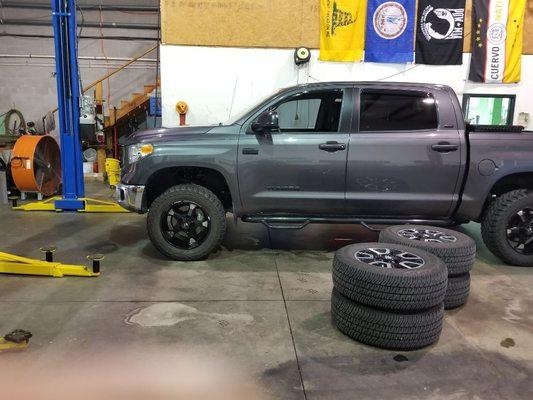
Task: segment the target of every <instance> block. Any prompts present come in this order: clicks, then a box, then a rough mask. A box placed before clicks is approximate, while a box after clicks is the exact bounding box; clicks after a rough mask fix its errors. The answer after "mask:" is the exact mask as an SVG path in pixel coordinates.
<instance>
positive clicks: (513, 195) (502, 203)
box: [481, 189, 533, 267]
mask: <svg viewBox="0 0 533 400" xmlns="http://www.w3.org/2000/svg"><path fill="white" fill-rule="evenodd" d="M527 206H530V207H533V192H532V191H528V190H526V189H520V190H513V191H511V192H507V193H505V194H503V195H501V196H499V197H497V198H496V199H495V200H494V201H492V203H490V205H489V207H488V208H487V210H486V212H485V214H484V216H483V220H482V222H481V236H482V237H483V242H484V243H485V245H486V246H487V247H488V249H489V250H490V251H491V252H492V254H494V255H495V256H496V257H498V258H500V259H501V260H502V261H504V262H505V263H507V264H510V265H519V266H523V267H532V266H533V255H526V254H520V253H518V252H516V251H515V250H514V249H513V248H512V247H511V245H510V244H509V243H508V242H507V233H506V229H507V223H508V221H509V218H511V217H512V216H513V215H514V214H515V213H517V212H518V211H520V210H521V209H523V208H524V207H527Z"/></svg>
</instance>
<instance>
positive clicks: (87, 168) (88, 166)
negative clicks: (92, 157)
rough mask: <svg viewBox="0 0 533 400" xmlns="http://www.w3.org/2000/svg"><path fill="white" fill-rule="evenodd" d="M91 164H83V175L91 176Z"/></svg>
mask: <svg viewBox="0 0 533 400" xmlns="http://www.w3.org/2000/svg"><path fill="white" fill-rule="evenodd" d="M93 164H94V163H92V162H84V163H83V173H84V174H92V173H93Z"/></svg>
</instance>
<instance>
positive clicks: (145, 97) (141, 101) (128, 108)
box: [97, 81, 160, 129]
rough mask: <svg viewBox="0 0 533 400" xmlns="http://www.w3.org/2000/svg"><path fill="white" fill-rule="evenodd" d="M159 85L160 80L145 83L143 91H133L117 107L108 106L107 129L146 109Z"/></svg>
mask: <svg viewBox="0 0 533 400" xmlns="http://www.w3.org/2000/svg"><path fill="white" fill-rule="evenodd" d="M159 86H160V82H159V81H158V82H157V85H156V84H149V85H144V91H143V93H133V94H132V96H131V98H130V100H121V101H120V106H119V107H117V108H109V107H108V111H109V113H108V115H106V116H105V129H110V128H113V126H115V125H116V124H118V123H120V122H121V121H122V120H123V119H125V118H128V117H131V116H134V115H135V114H136V113H137V112H139V111H140V110H141V109H143V110H145V109H146V108H147V107H149V102H150V95H151V94H152V93H153V92H154V90H155V89H156V88H158V87H159ZM97 92H98V90H97Z"/></svg>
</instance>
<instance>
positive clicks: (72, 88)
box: [14, 0, 127, 212]
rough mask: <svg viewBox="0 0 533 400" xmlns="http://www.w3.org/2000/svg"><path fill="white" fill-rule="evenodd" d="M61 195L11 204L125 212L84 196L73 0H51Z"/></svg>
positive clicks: (27, 207) (28, 208)
mask: <svg viewBox="0 0 533 400" xmlns="http://www.w3.org/2000/svg"><path fill="white" fill-rule="evenodd" d="M52 21H53V27H54V46H55V57H56V81H57V105H58V116H59V136H60V146H61V174H62V187H63V190H62V196H61V197H55V198H51V199H48V200H45V201H40V202H35V203H29V204H25V205H22V206H19V207H14V209H16V210H23V211H79V212H127V210H125V209H124V208H122V207H120V206H119V205H118V204H117V203H113V202H108V201H103V200H96V199H88V198H85V197H84V196H85V186H84V182H83V159H82V151H81V142H80V90H81V88H80V77H79V67H78V36H77V29H78V27H77V22H76V0H52Z"/></svg>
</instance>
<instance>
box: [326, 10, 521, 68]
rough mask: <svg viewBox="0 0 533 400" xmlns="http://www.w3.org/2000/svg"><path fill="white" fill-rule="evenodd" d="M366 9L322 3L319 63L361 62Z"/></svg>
mask: <svg viewBox="0 0 533 400" xmlns="http://www.w3.org/2000/svg"><path fill="white" fill-rule="evenodd" d="M520 1H521V0H520ZM366 6H367V0H320V57H319V58H320V60H322V61H361V59H362V58H363V50H364V47H365V23H366Z"/></svg>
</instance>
